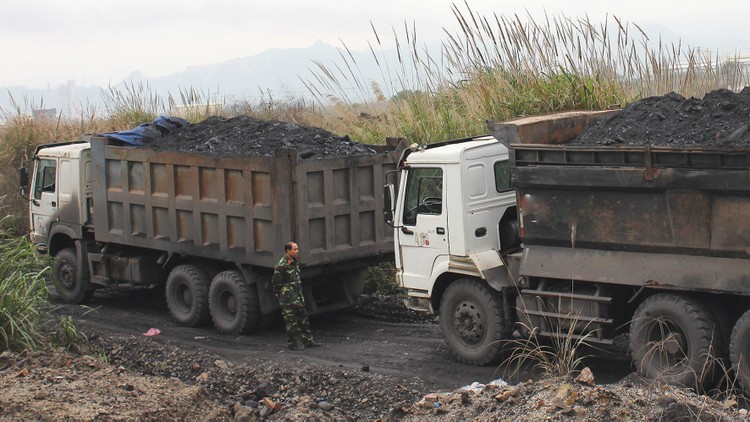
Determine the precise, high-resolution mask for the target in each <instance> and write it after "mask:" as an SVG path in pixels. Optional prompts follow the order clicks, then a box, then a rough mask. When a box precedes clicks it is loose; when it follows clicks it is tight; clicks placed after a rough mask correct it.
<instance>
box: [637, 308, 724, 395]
mask: <svg viewBox="0 0 750 422" xmlns="http://www.w3.org/2000/svg"><path fill="white" fill-rule="evenodd" d="M718 343H719V341H718V339H717V332H716V323H715V321H714V319H713V314H712V313H711V311H710V310H709V309H708V308H707V307H705V306H703V305H702V304H701V303H699V302H697V301H695V300H693V299H690V298H687V297H683V296H677V295H673V294H657V295H655V296H651V297H649V298H648V299H646V300H644V301H643V303H641V305H640V306H639V307H638V309H637V310H636V312H635V315H634V316H633V320H632V321H631V323H630V351H631V353H632V356H633V362H634V363H635V365H636V369H637V371H638V372H639V373H640V374H641V375H643V376H645V377H648V378H653V379H660V380H662V381H665V382H667V383H671V384H681V385H684V386H688V387H695V386H698V385H699V384H703V383H707V382H710V381H713V380H714V376H715V375H716V374H715V372H716V371H715V370H716V369H718V368H716V367H717V366H718V365H716V362H717V361H716V359H715V358H714V356H715V354H716V344H718Z"/></svg>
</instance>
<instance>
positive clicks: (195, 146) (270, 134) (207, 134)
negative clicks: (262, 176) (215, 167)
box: [144, 116, 375, 159]
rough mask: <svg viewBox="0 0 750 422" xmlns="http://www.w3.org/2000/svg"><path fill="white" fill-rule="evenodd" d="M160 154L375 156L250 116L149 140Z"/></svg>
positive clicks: (322, 134) (311, 130) (321, 133)
mask: <svg viewBox="0 0 750 422" xmlns="http://www.w3.org/2000/svg"><path fill="white" fill-rule="evenodd" d="M144 146H145V147H147V148H151V149H154V150H157V151H179V152H188V153H203V154H210V155H212V156H215V157H258V156H260V157H263V156H265V157H273V156H275V155H276V153H277V151H279V150H281V149H294V150H297V153H298V154H299V157H301V158H302V159H322V158H338V157H347V156H358V155H369V154H374V153H375V150H373V149H372V148H369V147H367V146H366V145H363V144H359V143H357V142H353V141H351V140H350V139H349V137H348V136H337V135H334V134H332V133H331V132H328V131H326V130H324V129H320V128H315V127H308V126H300V125H297V124H294V123H287V122H278V121H264V120H259V119H255V118H253V117H249V116H238V117H233V118H224V117H218V116H213V117H209V118H208V119H206V120H204V121H202V122H200V123H197V124H189V125H186V126H184V127H182V128H179V129H176V130H173V131H171V132H170V133H168V134H166V135H164V136H161V137H157V138H151V139H147V140H146V141H145V142H144Z"/></svg>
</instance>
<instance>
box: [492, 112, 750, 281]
mask: <svg viewBox="0 0 750 422" xmlns="http://www.w3.org/2000/svg"><path fill="white" fill-rule="evenodd" d="M592 116H593V118H595V117H596V114H586V113H582V114H576V115H569V116H562V117H561V116H560V115H553V116H550V117H549V118H548V119H547V120H545V119H540V118H536V119H535V120H534V121H531V120H519V121H516V122H509V123H505V124H501V125H495V128H497V130H495V136H496V137H500V140H501V141H506V142H509V146H510V156H511V168H512V175H513V180H514V184H515V187H516V189H517V192H518V198H519V209H520V212H521V214H522V217H523V218H522V221H523V232H522V239H523V244H524V247H525V248H526V252H525V253H526V254H527V255H529V256H530V255H532V254H533V255H535V257H534V259H531V260H527V261H528V265H526V267H525V268H523V269H522V272H523V271H526V272H527V273H529V274H534V275H538V276H546V277H555V278H570V277H571V276H572V277H574V278H579V277H580V278H582V279H584V280H586V279H588V280H592V281H612V282H615V281H618V282H619V281H624V282H626V283H630V284H634V285H647V284H661V285H683V286H684V285H688V286H693V287H695V288H697V289H706V290H720V291H723V290H731V291H735V292H747V291H748V290H750V287H747V286H748V284H747V283H748V282H750V278H748V274H750V266H748V262H749V260H748V258H750V221H749V220H748V218H747V217H746V216H748V215H750V183H749V182H750V171H749V170H750V165H749V163H750V161H749V158H748V157H750V150H717V149H697V148H696V149H678V148H669V147H606V146H601V147H599V146H597V147H590V146H568V145H565V144H564V142H565V140H566V139H572V137H574V136H576V135H577V134H578V133H580V130H583V128H585V126H586V124H587V123H586V122H590V121H592V120H591V119H592ZM574 120H575V121H577V122H578V123H575V122H573V121H574ZM566 121H567V122H568V123H566V124H565V123H561V122H566ZM581 122H583V123H581ZM528 126H536V129H533V130H532V129H530V128H529V127H528ZM560 126H563V127H567V128H571V127H577V128H578V129H576V130H569V133H568V134H567V135H566V136H560V137H558V138H557V139H558V142H560V144H556V145H548V144H543V143H526V142H529V141H530V142H539V141H543V140H544V139H551V138H552V137H549V136H546V137H545V136H541V137H537V138H534V137H533V136H526V137H524V135H529V134H531V133H544V132H545V131H547V132H549V131H552V132H554V131H555V129H554V128H555V127H560ZM540 128H541V129H540ZM576 132H578V133H576ZM509 133H510V134H512V135H515V137H514V136H509V135H508V134H509ZM503 137H504V138H503ZM529 138H532V139H529ZM543 263H546V265H544V264H543Z"/></svg>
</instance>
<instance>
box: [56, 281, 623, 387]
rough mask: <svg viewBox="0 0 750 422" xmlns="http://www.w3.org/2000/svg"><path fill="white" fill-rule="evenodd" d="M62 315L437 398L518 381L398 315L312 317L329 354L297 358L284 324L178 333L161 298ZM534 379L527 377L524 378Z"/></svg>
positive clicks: (142, 294) (311, 352) (107, 302)
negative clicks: (340, 372)
mask: <svg viewBox="0 0 750 422" xmlns="http://www.w3.org/2000/svg"><path fill="white" fill-rule="evenodd" d="M60 312H71V313H72V314H74V315H76V318H77V319H78V320H79V321H80V323H81V326H82V327H83V329H84V330H85V329H87V328H92V329H95V330H97V331H102V332H108V333H118V334H124V335H133V336H141V335H142V334H143V333H145V332H146V331H147V330H148V329H149V328H158V329H159V330H160V331H161V334H160V335H159V336H158V337H154V338H153V340H154V341H156V342H167V341H168V342H173V343H176V344H179V345H181V347H183V348H187V349H197V350H203V351H206V352H208V353H211V354H214V355H218V356H221V357H222V358H224V359H225V360H227V361H231V362H236V363H242V362H243V361H244V360H247V359H258V358H260V359H268V360H274V359H281V358H293V359H301V360H303V361H306V362H310V363H317V364H321V365H326V366H331V367H343V368H350V369H357V370H361V369H363V368H367V369H368V370H369V371H370V372H372V373H381V374H388V375H392V376H397V377H399V378H403V379H412V378H418V379H419V380H421V381H422V382H423V383H424V384H425V385H426V386H431V387H432V390H433V391H437V390H452V389H455V388H457V387H461V386H464V385H468V384H471V383H472V382H475V381H477V382H480V383H487V382H489V381H491V380H494V379H497V378H503V379H506V380H510V378H513V377H511V374H510V372H509V371H510V370H512V368H506V367H503V366H486V367H477V366H470V365H465V364H462V363H459V362H457V361H455V360H454V359H452V357H451V356H450V352H449V350H448V348H447V347H446V345H445V343H444V342H443V339H442V336H441V334H440V329H439V326H438V324H436V323H434V322H422V323H403V322H398V321H397V317H393V316H392V315H391V316H389V317H388V318H387V319H388V320H387V321H383V320H381V319H379V318H380V317H379V316H377V315H370V312H362V311H357V310H353V311H348V312H339V313H336V314H329V315H322V316H317V317H313V318H312V320H311V327H312V330H313V333H314V335H315V337H316V340H318V341H320V342H322V343H323V347H320V348H313V349H307V350H303V351H290V350H288V349H287V348H286V340H285V336H284V331H283V327H282V326H281V324H280V323H277V324H276V325H274V326H273V327H271V328H270V329H269V330H265V331H261V332H258V333H254V334H252V335H241V336H224V335H220V334H218V333H217V332H216V331H214V330H213V329H212V327H210V326H208V327H202V328H187V327H180V326H177V325H175V324H174V323H173V322H171V321H170V319H169V314H168V311H167V309H166V305H165V304H164V299H163V297H162V296H161V295H160V294H159V292H158V291H155V290H146V289H139V290H116V291H112V292H98V293H97V294H96V295H94V297H93V299H92V300H91V302H90V303H89V304H88V305H87V306H86V307H82V306H70V305H68V306H65V307H63V308H61V310H60ZM587 364H588V365H589V367H591V369H592V370H593V371H594V373H595V374H596V377H597V381H598V382H602V383H607V382H615V381H617V380H619V379H620V378H622V377H623V376H625V375H627V374H628V373H630V368H629V364H628V362H627V359H626V356H624V355H622V354H621V353H619V354H618V353H600V354H599V356H597V357H595V358H591V359H588V361H587ZM531 376H532V375H531V374H529V373H523V374H521V378H523V377H531Z"/></svg>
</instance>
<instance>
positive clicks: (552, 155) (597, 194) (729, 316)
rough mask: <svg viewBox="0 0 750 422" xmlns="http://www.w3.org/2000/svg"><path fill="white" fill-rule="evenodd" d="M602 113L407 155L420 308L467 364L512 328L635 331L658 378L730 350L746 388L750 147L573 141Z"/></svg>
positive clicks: (645, 368)
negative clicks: (432, 318)
mask: <svg viewBox="0 0 750 422" xmlns="http://www.w3.org/2000/svg"><path fill="white" fill-rule="evenodd" d="M599 116H601V113H584V112H570V113H563V114H556V115H551V116H542V117H535V118H526V119H520V120H517V121H513V122H508V123H504V124H497V125H494V126H492V133H493V135H494V136H483V137H476V138H469V139H461V140H456V141H449V142H444V143H441V144H434V145H428V146H424V147H420V146H412V148H410V149H409V150H407V151H405V152H404V153H403V155H402V157H401V160H400V162H399V168H398V170H397V171H396V172H394V173H392V175H398V179H399V186H398V188H396V185H395V183H394V184H387V185H386V187H385V195H384V196H385V198H386V201H385V204H386V208H385V209H384V213H385V217H386V220H387V221H388V222H389V223H390V224H392V225H393V226H394V248H395V251H396V252H395V254H396V259H395V262H396V267H397V272H398V278H399V280H400V282H401V284H402V286H403V287H405V288H406V289H407V291H408V295H409V299H408V303H409V306H410V307H411V308H413V309H421V310H423V311H427V312H434V313H438V314H439V319H440V327H441V329H442V332H443V334H444V336H445V340H446V342H447V344H448V346H449V347H450V349H451V350H452V351H453V353H454V354H455V356H456V357H457V358H458V360H460V361H462V362H466V363H470V364H478V365H482V364H487V363H490V362H495V361H497V360H498V359H500V358H501V356H502V349H503V344H504V342H503V341H504V340H509V339H512V338H514V335H515V336H519V335H520V336H528V335H530V333H532V332H534V333H535V335H537V336H540V337H544V336H547V337H554V336H571V337H572V338H573V340H575V339H580V340H581V341H584V342H586V343H589V344H610V343H612V342H613V339H614V338H615V336H617V335H619V334H622V333H629V342H630V352H631V354H632V358H633V361H634V364H635V367H636V368H637V370H638V371H639V372H641V373H642V374H644V375H646V376H648V377H652V378H662V379H665V380H666V381H669V382H674V383H681V384H685V385H691V384H692V385H695V383H696V382H703V381H707V380H710V379H712V378H715V377H716V375H717V372H719V371H718V369H719V368H718V365H716V363H717V362H719V361H720V360H723V359H726V358H728V357H729V356H731V362H732V364H733V365H734V367H735V369H736V370H738V374H739V376H740V381H742V382H743V384H744V385H745V386H746V388H747V386H748V385H749V384H748V382H747V381H748V374H750V370H749V365H748V363H750V361H749V360H748V357H747V356H748V354H749V353H748V352H750V311H748V309H750V219H748V216H749V215H750V178H749V177H748V174H749V173H748V172H749V169H750V151H748V150H726V149H723V150H722V149H710V148H705V149H702V148H690V149H680V148H670V147H607V146H570V145H565V141H567V140H569V139H571V138H573V137H575V136H577V135H578V134H579V133H580V132H581V131H582V129H583V128H585V127H586V126H587V125H589V124H590V123H591V122H592V121H593V120H594V119H596V118H597V117H599ZM388 181H390V180H388ZM727 367H728V365H727Z"/></svg>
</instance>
